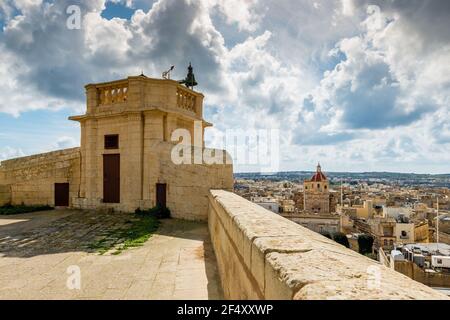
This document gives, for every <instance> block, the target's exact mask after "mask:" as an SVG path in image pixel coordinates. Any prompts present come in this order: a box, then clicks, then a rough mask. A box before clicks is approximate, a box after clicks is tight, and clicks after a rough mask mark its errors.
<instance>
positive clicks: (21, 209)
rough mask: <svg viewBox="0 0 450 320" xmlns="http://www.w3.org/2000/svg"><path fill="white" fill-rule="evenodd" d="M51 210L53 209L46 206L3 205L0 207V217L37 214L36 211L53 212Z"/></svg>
mask: <svg viewBox="0 0 450 320" xmlns="http://www.w3.org/2000/svg"><path fill="white" fill-rule="evenodd" d="M53 209H54V208H53V207H50V206H47V205H45V206H26V205H20V206H13V205H5V206H2V207H0V215H11V214H20V213H30V212H37V211H46V210H53Z"/></svg>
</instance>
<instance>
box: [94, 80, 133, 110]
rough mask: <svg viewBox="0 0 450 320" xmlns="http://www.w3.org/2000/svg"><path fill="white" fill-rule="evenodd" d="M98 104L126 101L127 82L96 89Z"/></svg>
mask: <svg viewBox="0 0 450 320" xmlns="http://www.w3.org/2000/svg"><path fill="white" fill-rule="evenodd" d="M98 94H99V105H100V106H102V105H109V104H115V103H122V102H126V101H127V99H128V84H127V83H125V84H119V85H114V86H108V87H101V88H99V89H98Z"/></svg>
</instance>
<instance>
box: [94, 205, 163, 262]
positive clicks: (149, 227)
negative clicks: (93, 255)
mask: <svg viewBox="0 0 450 320" xmlns="http://www.w3.org/2000/svg"><path fill="white" fill-rule="evenodd" d="M159 224H160V222H159V220H158V219H157V218H155V217H154V216H150V215H144V214H135V215H134V218H133V219H131V220H129V221H127V223H126V224H125V225H124V227H123V228H118V229H114V230H110V231H109V232H107V233H106V234H104V235H103V236H102V238H101V239H100V240H98V241H96V242H94V243H92V244H90V245H89V246H88V247H89V249H91V250H95V251H96V252H98V253H99V254H105V253H107V252H109V253H110V254H113V255H117V254H120V253H121V252H122V251H124V250H127V249H129V248H134V247H140V246H142V245H143V244H144V243H145V242H146V241H147V240H148V239H149V238H150V237H151V236H152V235H153V233H155V231H156V230H158V227H159Z"/></svg>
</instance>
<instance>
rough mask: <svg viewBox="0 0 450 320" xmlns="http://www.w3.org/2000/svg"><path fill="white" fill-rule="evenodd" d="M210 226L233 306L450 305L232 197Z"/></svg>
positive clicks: (218, 201) (213, 206) (223, 194)
mask: <svg viewBox="0 0 450 320" xmlns="http://www.w3.org/2000/svg"><path fill="white" fill-rule="evenodd" d="M208 225H209V231H210V234H211V239H212V243H213V247H214V251H215V254H216V258H217V262H218V268H219V273H220V276H221V282H222V286H223V290H224V295H225V298H227V299H296V300H303V299H448V298H447V297H446V296H445V295H443V294H441V293H439V292H437V291H435V290H433V289H431V288H429V287H427V286H425V285H422V284H420V283H418V282H416V281H413V280H411V279H410V278H408V277H406V276H404V275H402V274H400V273H398V272H396V271H394V270H392V269H390V268H387V267H385V266H382V265H381V264H380V263H378V262H377V261H374V260H371V259H369V258H367V257H364V256H362V255H360V254H358V253H356V252H354V251H352V250H350V249H347V248H345V247H344V246H342V245H340V244H338V243H336V242H334V241H332V240H330V239H328V238H326V237H323V236H321V235H320V234H318V233H315V232H313V231H310V230H308V229H306V228H304V227H302V226H299V225H297V224H296V223H294V222H292V221H289V220H287V219H285V218H283V217H281V216H279V215H277V214H275V213H272V212H270V211H268V210H266V209H264V208H262V207H260V206H258V205H256V204H253V203H251V202H249V201H247V200H245V199H243V198H242V197H240V196H238V195H236V194H233V193H231V192H227V191H224V190H212V191H211V192H210V195H209V209H208Z"/></svg>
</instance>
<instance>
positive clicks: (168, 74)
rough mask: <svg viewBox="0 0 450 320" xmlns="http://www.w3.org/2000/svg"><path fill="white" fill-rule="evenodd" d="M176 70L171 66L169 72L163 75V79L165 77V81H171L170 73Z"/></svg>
mask: <svg viewBox="0 0 450 320" xmlns="http://www.w3.org/2000/svg"><path fill="white" fill-rule="evenodd" d="M174 68H175V66H171V67H170V69H169V70H167V71H164V72H163V73H162V77H163V78H164V79H170V72H172V70H173V69H174Z"/></svg>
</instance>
